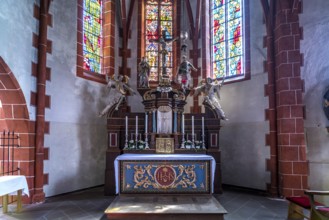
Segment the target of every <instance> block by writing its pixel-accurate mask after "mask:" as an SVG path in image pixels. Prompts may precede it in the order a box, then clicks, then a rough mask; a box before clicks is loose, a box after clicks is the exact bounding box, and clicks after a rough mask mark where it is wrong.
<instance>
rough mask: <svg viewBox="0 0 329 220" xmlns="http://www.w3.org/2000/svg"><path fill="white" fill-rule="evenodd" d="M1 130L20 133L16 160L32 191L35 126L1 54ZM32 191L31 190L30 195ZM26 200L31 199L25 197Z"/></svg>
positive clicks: (19, 88) (15, 81) (22, 95)
mask: <svg viewBox="0 0 329 220" xmlns="http://www.w3.org/2000/svg"><path fill="white" fill-rule="evenodd" d="M0 101H1V104H2V107H1V108H0V132H3V130H6V131H14V132H15V133H16V134H18V135H19V137H20V138H19V145H20V148H19V149H18V150H17V152H16V151H15V155H16V156H15V158H16V159H15V160H16V161H17V163H18V166H19V168H20V174H21V175H25V176H26V178H27V180H28V185H29V189H30V191H31V190H32V189H33V188H34V176H33V175H34V162H30V161H33V160H34V149H35V144H34V135H35V132H34V126H33V123H32V122H31V121H30V119H29V114H28V109H27V105H26V100H25V97H24V94H23V92H22V90H21V87H20V85H19V83H18V82H17V80H16V77H15V76H14V74H13V73H12V71H11V70H10V68H9V67H8V65H7V64H6V62H5V61H4V60H3V59H2V57H1V56H0ZM29 198H32V196H31V192H30V197H29ZM24 202H25V203H26V202H31V199H28V198H24Z"/></svg>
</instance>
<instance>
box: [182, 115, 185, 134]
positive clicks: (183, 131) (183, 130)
mask: <svg viewBox="0 0 329 220" xmlns="http://www.w3.org/2000/svg"><path fill="white" fill-rule="evenodd" d="M184 123H185V122H184V114H182V133H183V134H184V133H185V129H184Z"/></svg>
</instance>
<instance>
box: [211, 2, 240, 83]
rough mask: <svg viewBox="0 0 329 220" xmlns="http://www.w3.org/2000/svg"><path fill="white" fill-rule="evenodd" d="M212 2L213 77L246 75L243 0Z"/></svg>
mask: <svg viewBox="0 0 329 220" xmlns="http://www.w3.org/2000/svg"><path fill="white" fill-rule="evenodd" d="M211 2H212V4H211V5H212V7H211V10H212V43H211V45H212V68H213V77H214V78H222V77H225V78H235V77H239V78H241V77H244V75H245V72H244V62H243V61H244V43H243V37H244V36H243V31H242V30H243V27H244V26H243V14H242V12H243V0H212V1H211Z"/></svg>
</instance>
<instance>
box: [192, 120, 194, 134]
mask: <svg viewBox="0 0 329 220" xmlns="http://www.w3.org/2000/svg"><path fill="white" fill-rule="evenodd" d="M192 135H194V116H192Z"/></svg>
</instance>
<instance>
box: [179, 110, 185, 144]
mask: <svg viewBox="0 0 329 220" xmlns="http://www.w3.org/2000/svg"><path fill="white" fill-rule="evenodd" d="M181 132H182V144H181V147H180V148H182V149H184V148H185V137H184V113H182V129H181Z"/></svg>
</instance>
